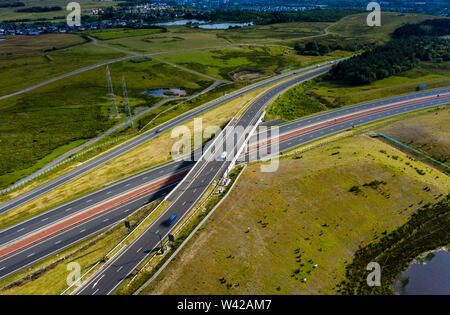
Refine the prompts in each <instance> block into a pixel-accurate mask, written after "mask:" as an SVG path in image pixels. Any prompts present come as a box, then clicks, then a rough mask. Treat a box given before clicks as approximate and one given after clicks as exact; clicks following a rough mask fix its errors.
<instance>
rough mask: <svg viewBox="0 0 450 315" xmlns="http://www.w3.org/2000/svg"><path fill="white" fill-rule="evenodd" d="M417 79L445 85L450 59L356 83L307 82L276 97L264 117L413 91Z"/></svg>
mask: <svg viewBox="0 0 450 315" xmlns="http://www.w3.org/2000/svg"><path fill="white" fill-rule="evenodd" d="M420 83H424V84H426V86H427V87H426V88H429V89H431V88H437V87H442V86H448V85H449V83H450V62H443V63H425V62H424V63H421V64H420V65H419V66H418V67H416V68H414V69H412V70H409V71H406V72H403V73H401V74H398V75H395V76H391V77H389V78H386V79H383V80H379V81H376V82H373V83H371V84H368V85H362V86H358V87H353V86H348V85H345V84H340V83H336V82H330V81H326V80H321V79H317V80H313V81H310V82H306V83H304V84H301V85H298V86H296V87H294V88H292V89H291V90H289V91H287V92H286V93H285V94H284V95H283V96H282V97H281V98H279V99H277V100H276V101H275V102H274V103H273V104H272V105H271V107H270V109H269V111H268V113H267V117H268V118H269V119H271V118H281V119H284V120H293V119H297V118H300V117H303V116H305V115H309V114H312V113H315V112H319V111H322V110H327V109H333V108H338V107H342V106H347V105H351V104H357V103H361V102H366V101H371V100H375V99H380V98H384V97H389V96H394V95H399V94H404V93H412V92H415V91H416V90H417V87H418V86H419V84H420Z"/></svg>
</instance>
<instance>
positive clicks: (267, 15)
mask: <svg viewBox="0 0 450 315" xmlns="http://www.w3.org/2000/svg"><path fill="white" fill-rule="evenodd" d="M360 12H363V10H361V9H344V10H336V9H326V10H324V9H316V10H310V11H298V12H291V11H280V12H267V11H261V12H260V11H251V10H235V11H220V10H217V11H212V12H204V13H198V12H191V13H190V12H188V13H186V16H185V17H186V18H188V19H203V20H208V21H213V22H221V21H228V22H253V23H254V24H257V25H266V24H275V23H290V22H336V21H339V20H340V19H341V18H343V17H345V16H347V15H350V14H355V13H360Z"/></svg>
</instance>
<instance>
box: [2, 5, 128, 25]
mask: <svg viewBox="0 0 450 315" xmlns="http://www.w3.org/2000/svg"><path fill="white" fill-rule="evenodd" d="M20 2H23V3H25V6H24V7H19V8H1V9H0V21H11V20H23V19H28V20H36V19H48V20H52V22H59V21H65V20H66V16H67V14H68V13H69V11H66V6H67V4H68V3H69V2H70V1H67V2H62V1H60V0H45V2H43V1H42V0H21V1H20ZM77 2H78V3H79V4H80V6H81V11H85V10H90V9H97V8H106V7H110V6H116V5H117V4H118V3H119V1H114V0H78V1H77ZM41 6H47V7H53V6H60V7H61V8H62V10H61V11H52V12H33V13H29V12H16V10H17V9H22V8H29V7H41Z"/></svg>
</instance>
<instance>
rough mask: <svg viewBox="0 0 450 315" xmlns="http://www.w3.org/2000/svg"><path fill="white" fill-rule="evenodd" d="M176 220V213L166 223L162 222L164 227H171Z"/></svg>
mask: <svg viewBox="0 0 450 315" xmlns="http://www.w3.org/2000/svg"><path fill="white" fill-rule="evenodd" d="M176 219H177V215H176V213H174V214H172V215H171V216H170V217H169V219H167V221H166V222H164V225H165V226H171V225H172V223H173V222H175V220H176Z"/></svg>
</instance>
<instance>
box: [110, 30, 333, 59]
mask: <svg viewBox="0 0 450 315" xmlns="http://www.w3.org/2000/svg"><path fill="white" fill-rule="evenodd" d="M329 24H330V23H284V24H272V25H264V26H252V27H245V28H241V29H230V30H205V29H200V28H195V29H194V28H190V27H187V26H169V27H167V30H168V31H167V32H165V33H160V34H153V35H147V36H133V37H127V38H120V39H115V40H108V41H105V43H107V44H108V45H111V46H113V47H117V48H122V49H128V50H131V51H135V52H139V53H155V52H178V53H179V52H180V51H187V50H192V49H201V48H216V47H223V46H226V45H230V44H236V43H265V42H276V41H279V40H287V39H295V38H300V37H305V36H312V35H320V34H323V29H324V28H325V27H326V26H327V25H329Z"/></svg>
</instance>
